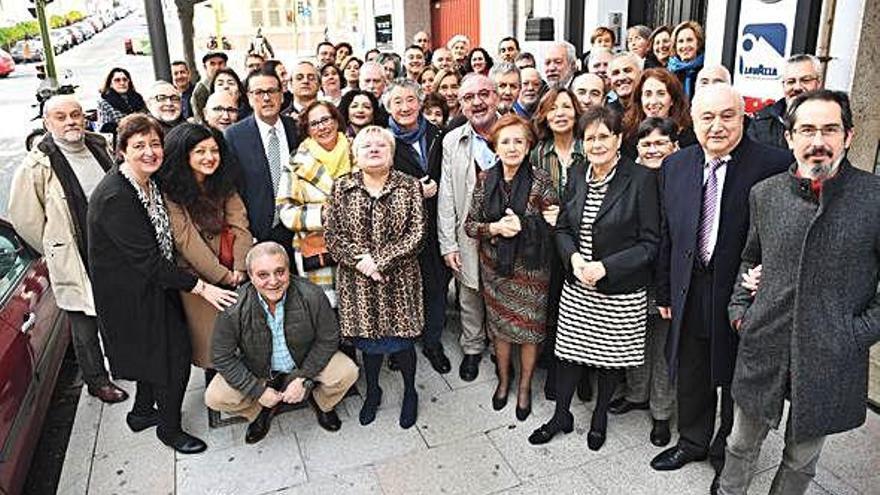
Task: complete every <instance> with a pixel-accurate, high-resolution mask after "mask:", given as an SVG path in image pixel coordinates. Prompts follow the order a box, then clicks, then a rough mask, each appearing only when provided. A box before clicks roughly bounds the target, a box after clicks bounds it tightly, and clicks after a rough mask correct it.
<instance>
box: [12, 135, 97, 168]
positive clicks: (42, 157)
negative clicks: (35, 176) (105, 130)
mask: <svg viewBox="0 0 880 495" xmlns="http://www.w3.org/2000/svg"><path fill="white" fill-rule="evenodd" d="M83 139H84V141H85V145H86V148H88V150H89V151H91V152H92V156H94V157H95V159H96V160H97V161H98V164H99V165H100V166H101V168H103V169H104V171H105V172H106V171H108V170H110V169H111V168H113V165H114V163H113V159H112V158H111V157H110V152H109V150H108V148H107V140H106V139H104V137H103V136H101V135H100V134H96V133H94V132H88V131H87V132H86V133H85V137H84V138H83ZM60 152H61V150H60V149H59V148H58V145H57V144H55V140H54V139H53V138H52V135H51V134H49V133H46V134H45V135H44V136H43V138H42V139H41V140H40V141H39V143H38V144H37V145H36V146H35V147H34V148H33V149H32V150H31V152H30V154H29V156H30V158H31V159H32V160H33V161H34V163H36V164H39V165H43V166H45V167H51V166H52V164H51V162H50V161H49V157H50V156H52V155H53V154H55V153H60Z"/></svg>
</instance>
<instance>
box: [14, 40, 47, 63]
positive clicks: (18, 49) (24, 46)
mask: <svg viewBox="0 0 880 495" xmlns="http://www.w3.org/2000/svg"><path fill="white" fill-rule="evenodd" d="M10 54H11V55H12V59H13V60H15V61H16V62H39V61H41V60H43V46H42V45H41V44H40V43H39V42H38V41H36V40H19V42H18V43H16V44H15V45H13V47H12V51H11V52H10Z"/></svg>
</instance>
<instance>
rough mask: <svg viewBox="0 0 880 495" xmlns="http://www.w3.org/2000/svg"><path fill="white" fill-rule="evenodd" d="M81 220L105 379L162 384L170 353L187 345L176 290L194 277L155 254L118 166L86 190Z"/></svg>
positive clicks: (151, 234) (143, 215) (149, 230)
mask: <svg viewBox="0 0 880 495" xmlns="http://www.w3.org/2000/svg"><path fill="white" fill-rule="evenodd" d="M87 223H88V236H89V243H88V246H89V272H90V277H91V280H92V287H93V290H94V295H95V309H96V310H97V313H98V319H99V320H100V322H101V327H102V329H103V335H104V344H105V349H106V351H107V357H108V358H109V359H110V369H111V371H112V373H113V376H114V377H116V378H122V379H126V380H142V381H147V382H151V383H155V384H159V385H165V384H166V383H167V381H168V368H169V366H170V362H169V358H170V356H171V355H178V354H179V353H180V352H181V349H189V348H190V339H189V330H188V329H187V326H186V321H185V320H184V316H183V308H182V306H181V302H180V293H179V291H181V290H185V291H189V290H192V288H193V287H195V285H196V281H197V279H196V277H195V276H194V275H191V274H190V273H188V272H186V271H184V270H182V269H181V268H178V267H177V266H176V265H175V264H174V263H171V262H169V261H167V260H166V259H165V258H163V257H162V255H161V254H160V252H159V244H158V242H157V241H156V236H155V231H154V229H153V224H152V223H151V222H150V219H149V217H148V216H147V212H146V210H145V209H144V207H143V206H142V205H141V202H140V200H139V199H138V197H137V193H136V192H135V190H134V187H132V185H131V184H130V183H129V182H128V180H127V179H126V178H125V177H124V176H123V175H122V174H121V173H120V172H119V169H118V168H117V169H113V170H112V171H111V172H110V173H108V174H107V175H106V176H104V179H102V180H101V182H100V183H99V184H98V186H97V187H96V188H95V190H94V192H92V195H91V197H90V199H89V209H88V215H87ZM172 349H174V351H172ZM172 352H173V353H174V354H172ZM183 352H184V353H185V352H188V351H183Z"/></svg>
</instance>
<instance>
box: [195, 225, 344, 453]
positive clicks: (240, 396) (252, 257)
mask: <svg viewBox="0 0 880 495" xmlns="http://www.w3.org/2000/svg"><path fill="white" fill-rule="evenodd" d="M245 264H246V265H247V271H248V275H249V276H250V280H251V282H250V283H247V284H244V285H243V286H241V287H240V288H239V289H238V301H237V302H236V303H235V304H234V305H233V306H231V307H229V308H228V309H226V311H224V312H223V313H221V314H220V315H219V316H218V317H217V323H216V326H215V329H214V337H213V349H212V352H213V357H214V366H215V367H216V369H217V372H218V374H217V375H216V376H215V377H214V379H213V380H211V383H210V384H209V385H208V388H207V390H206V391H205V403H206V404H207V406H208V407H210V408H211V409H214V410H217V411H222V412H227V413H230V414H234V415H238V416H243V417H245V418H247V419H248V421H250V422H251V423H250V425H249V426H248V429H247V434H246V436H245V441H246V442H247V443H254V442H258V441H260V440H262V439H263V437H265V436H266V433H267V432H268V431H269V425H270V423H271V420H272V415H273V413H274V411H275V410H276V409H277V408H278V407H279V405H281V403H286V404H296V403H299V402H302V401H303V400H306V399H307V398H308V400H309V401H310V402H311V404H312V407H313V408H314V409H315V414H316V415H317V417H318V424H320V425H321V427H323V428H324V429H325V430H328V431H337V430H339V428H340V426H341V424H340V421H339V417H338V416H337V415H336V412H335V411H334V407H335V406H336V404H337V403H339V401H341V400H342V398H343V397H344V396H345V392H346V391H347V390H348V389H349V387H351V386H352V385H353V384H354V382H355V381H357V378H358V368H357V365H356V364H355V363H354V362H353V361H352V360H351V359H349V358H348V357H347V356H346V355H345V354H342V353H341V352H339V351H338V344H339V327H338V326H337V323H336V315H335V314H334V312H333V310H332V309H331V308H330V303H329V302H328V301H327V297H326V296H325V295H324V292H323V291H322V290H321V289H320V288H319V287H318V286H316V285H314V284H312V283H311V282H309V281H307V280H306V279H303V278H299V277H291V276H290V260H289V258H288V257H287V253H286V252H285V251H284V248H283V247H281V245H280V244H278V243H275V242H263V243H260V244H257V245H255V246H254V247H253V248H251V250H250V252H249V253H248V254H247V257H246V259H245ZM309 395H310V396H309Z"/></svg>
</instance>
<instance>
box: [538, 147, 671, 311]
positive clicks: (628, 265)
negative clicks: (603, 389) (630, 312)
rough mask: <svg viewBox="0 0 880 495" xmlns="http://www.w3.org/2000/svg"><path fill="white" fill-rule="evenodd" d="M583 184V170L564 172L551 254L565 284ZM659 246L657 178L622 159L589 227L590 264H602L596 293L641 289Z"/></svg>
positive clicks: (575, 244) (577, 232)
mask: <svg viewBox="0 0 880 495" xmlns="http://www.w3.org/2000/svg"><path fill="white" fill-rule="evenodd" d="M586 178H587V167H586V164H584V163H582V162H577V163H575V164H574V165H572V166H571V168H569V170H568V183H567V184H566V186H565V193H564V194H563V197H562V206H561V207H560V212H559V217H558V219H557V221H556V229H555V234H556V248H557V249H558V251H559V256H560V258H562V262H563V264H564V265H565V271H566V276H567V277H569V278H570V279H571V278H573V277H574V275H573V274H572V271H571V255H572V254H574V253H576V252H578V245H579V244H580V230H581V219H582V218H583V212H584V203H585V202H586V200H587V190H588V186H587V180H586ZM659 242H660V203H659V200H658V190H657V174H656V172H654V171H652V170H650V169H648V168H645V167H642V166H639V165H636V164H635V163H633V162H632V160H629V159H628V158H625V157H623V158H621V159H620V162H619V163H618V164H617V171H616V172H615V175H614V178H612V179H611V182H610V183H609V184H608V191H607V192H606V193H605V198H604V199H603V200H602V205H601V206H600V207H599V212H598V213H597V214H596V219H595V220H594V221H593V258H594V259H595V260H596V261H601V262H602V264H603V265H604V266H605V272H606V275H605V277H604V278H603V279H602V280H599V282H598V283H597V284H596V288H597V289H598V290H599V291H600V292H602V293H604V294H626V293H630V292H634V291H636V290H638V289H640V288H642V287H645V286H647V285H648V284H649V283H650V282H651V277H652V267H653V263H654V259H655V258H656V256H657V247H658V244H659Z"/></svg>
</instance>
